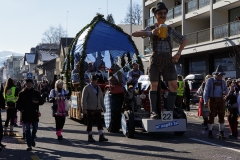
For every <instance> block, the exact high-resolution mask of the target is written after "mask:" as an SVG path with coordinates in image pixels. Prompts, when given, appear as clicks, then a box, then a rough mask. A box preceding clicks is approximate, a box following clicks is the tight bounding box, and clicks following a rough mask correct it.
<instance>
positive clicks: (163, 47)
mask: <svg viewBox="0 0 240 160" xmlns="http://www.w3.org/2000/svg"><path fill="white" fill-rule="evenodd" d="M151 11H152V13H153V14H154V16H155V18H156V19H157V23H155V24H153V25H152V26H148V27H146V28H145V29H144V30H141V31H136V32H134V33H132V36H134V37H149V39H150V44H151V50H152V55H151V58H150V69H149V77H150V82H151V89H150V91H149V98H150V106H151V117H150V118H152V119H157V118H159V115H158V114H157V88H158V82H159V78H160V73H161V74H162V77H163V80H164V81H167V82H168V86H169V89H170V92H169V94H168V98H167V110H169V111H173V110H174V104H175V99H176V96H177V88H178V86H177V73H176V70H175V67H174V63H176V62H178V60H179V58H180V56H181V52H182V50H183V49H184V47H185V46H186V44H187V39H186V38H185V37H184V36H183V35H181V34H180V33H179V32H177V31H176V30H174V29H173V28H171V27H170V26H167V25H166V24H164V23H165V21H166V17H167V13H168V9H167V7H166V6H165V4H164V3H162V2H159V3H157V5H156V6H155V7H153V8H152V10H151ZM172 41H175V42H176V43H177V44H179V48H178V51H177V52H176V53H174V55H173V56H172Z"/></svg>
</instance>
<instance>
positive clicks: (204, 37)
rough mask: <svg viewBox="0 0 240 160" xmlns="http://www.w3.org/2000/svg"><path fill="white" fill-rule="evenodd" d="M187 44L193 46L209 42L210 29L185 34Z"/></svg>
mask: <svg viewBox="0 0 240 160" xmlns="http://www.w3.org/2000/svg"><path fill="white" fill-rule="evenodd" d="M186 36H187V39H188V44H187V45H193V44H198V43H202V42H207V41H210V29H204V30H201V31H197V32H194V33H190V34H187V35H186Z"/></svg>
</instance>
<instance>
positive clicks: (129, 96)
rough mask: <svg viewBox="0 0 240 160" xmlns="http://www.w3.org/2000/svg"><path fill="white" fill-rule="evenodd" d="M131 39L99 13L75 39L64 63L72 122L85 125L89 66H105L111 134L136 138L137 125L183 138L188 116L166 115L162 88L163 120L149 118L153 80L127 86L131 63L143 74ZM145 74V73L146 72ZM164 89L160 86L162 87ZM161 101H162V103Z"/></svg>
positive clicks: (107, 119)
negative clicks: (84, 98) (84, 97)
mask: <svg viewBox="0 0 240 160" xmlns="http://www.w3.org/2000/svg"><path fill="white" fill-rule="evenodd" d="M143 58H145V57H144V55H142V54H139V52H138V50H137V48H136V46H135V44H134V42H133V40H132V38H131V36H130V35H128V34H126V33H125V32H124V31H123V30H122V29H121V28H120V27H119V26H117V25H115V24H112V23H110V22H108V21H106V20H105V19H104V18H103V15H100V14H97V16H96V17H94V18H93V20H92V21H91V22H90V23H89V24H88V25H86V26H85V27H84V28H83V29H82V30H81V31H80V32H79V33H78V34H77V35H76V37H75V38H74V40H73V42H72V44H71V45H70V47H69V50H68V55H67V58H66V59H65V62H64V69H65V70H64V74H65V81H66V84H67V87H68V89H69V90H71V91H72V95H71V99H72V107H71V108H70V110H69V116H70V117H71V118H73V119H78V120H82V121H83V122H86V121H85V119H86V117H85V115H84V114H82V108H81V91H82V90H83V88H84V86H85V85H86V84H87V82H86V79H87V78H89V77H90V75H91V74H86V73H85V70H86V63H89V62H91V63H93V64H94V65H96V66H98V65H100V64H102V63H104V64H105V66H106V68H107V69H106V70H107V74H106V77H107V79H108V81H107V82H106V83H104V84H102V83H101V84H100V83H99V86H100V88H101V89H102V90H103V91H104V105H105V107H106V112H105V113H103V117H104V122H105V126H106V128H107V130H108V131H109V132H115V133H118V132H119V130H120V128H122V131H123V134H124V135H125V136H127V137H129V138H133V137H134V132H135V126H137V127H142V128H144V129H145V130H146V131H147V132H170V131H174V133H175V134H176V135H183V134H184V132H185V131H186V115H185V114H184V112H183V111H182V110H179V109H176V112H178V113H179V115H181V116H180V118H178V119H174V118H173V114H172V112H170V111H168V112H165V111H163V110H164V104H163V96H164V95H166V93H167V89H165V90H163V89H162V90H161V88H159V103H158V112H159V115H162V117H161V119H157V120H152V119H150V118H149V117H150V107H149V106H150V105H149V98H148V91H149V87H150V81H149V78H148V76H147V75H143V76H141V77H140V78H139V83H138V84H137V85H136V86H134V87H131V88H129V86H128V85H126V74H127V72H128V71H129V70H130V69H131V67H130V66H131V64H132V63H138V64H139V69H140V70H142V71H143V64H142V59H143ZM77 63H78V64H79V73H77V74H75V75H71V71H72V70H73V69H74V67H75V66H76V64H77ZM143 72H144V71H143ZM73 76H78V78H79V83H77V84H76V83H75V84H73V83H72V82H71V79H72V77H73ZM159 86H161V85H159ZM161 100H162V101H161Z"/></svg>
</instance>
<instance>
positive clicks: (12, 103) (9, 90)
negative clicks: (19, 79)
mask: <svg viewBox="0 0 240 160" xmlns="http://www.w3.org/2000/svg"><path fill="white" fill-rule="evenodd" d="M14 83H15V82H14V81H13V79H11V78H8V80H7V83H6V86H5V89H4V95H3V96H4V98H5V102H6V105H7V119H6V121H5V125H4V136H7V135H8V132H7V128H8V123H9V121H10V133H9V136H15V134H14V132H13V127H14V119H15V117H16V112H17V110H16V100H17V97H18V93H19V90H18V88H17V87H16V86H15V85H14Z"/></svg>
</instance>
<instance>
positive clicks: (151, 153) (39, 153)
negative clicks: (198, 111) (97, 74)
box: [0, 103, 240, 160]
mask: <svg viewBox="0 0 240 160" xmlns="http://www.w3.org/2000/svg"><path fill="white" fill-rule="evenodd" d="M50 108H51V107H50V103H45V104H44V105H43V106H42V107H41V112H42V117H41V119H40V123H39V130H38V133H37V137H38V138H37V139H36V143H37V145H36V147H35V148H33V151H32V152H28V151H26V144H25V143H24V142H23V141H22V140H21V139H20V137H19V136H16V137H14V138H13V137H9V136H6V137H4V139H3V143H4V144H6V145H7V147H6V148H5V149H3V151H2V152H1V153H0V160H5V159H6V160H38V159H41V160H60V159H61V160H70V159H71V160H73V159H107V160H110V159H127V160H133V159H138V160H140V159H148V160H149V159H184V160H195V159H201V160H203V159H207V160H209V159H211V160H214V159H217V160H222V159H231V160H235V159H240V156H239V155H240V142H239V141H238V142H235V141H232V140H229V139H227V140H225V141H224V140H219V139H213V140H211V139H208V138H207V132H206V131H205V130H204V129H203V128H204V127H203V126H202V125H201V123H202V120H201V119H200V118H195V117H194V116H191V114H188V115H189V116H188V125H187V132H186V133H185V135H184V136H182V137H177V136H174V134H173V133H151V134H150V133H146V132H143V131H142V130H140V129H138V130H137V131H136V132H137V133H136V135H135V139H128V138H126V137H124V136H123V135H122V134H121V133H119V134H116V133H108V132H106V129H105V132H106V133H105V135H106V137H107V138H108V139H109V142H106V143H100V142H96V143H94V144H89V143H88V142H87V134H86V131H85V130H86V126H84V125H83V124H81V123H79V122H77V121H74V120H71V119H69V118H67V119H66V124H65V127H64V131H63V136H64V140H62V141H58V140H57V139H56V135H55V132H54V130H55V129H54V125H55V123H54V118H53V117H51V109H50ZM190 113H193V112H190ZM2 116H3V119H5V113H2ZM15 130H16V131H17V134H18V135H20V136H21V134H22V133H21V128H20V127H16V128H15ZM217 130H218V128H217V125H216V126H215V127H214V134H215V135H216V134H217ZM226 131H227V132H229V131H228V129H226ZM94 134H95V137H94V138H95V139H96V140H97V139H98V136H97V131H96V127H95V128H94ZM227 134H228V133H227Z"/></svg>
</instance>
